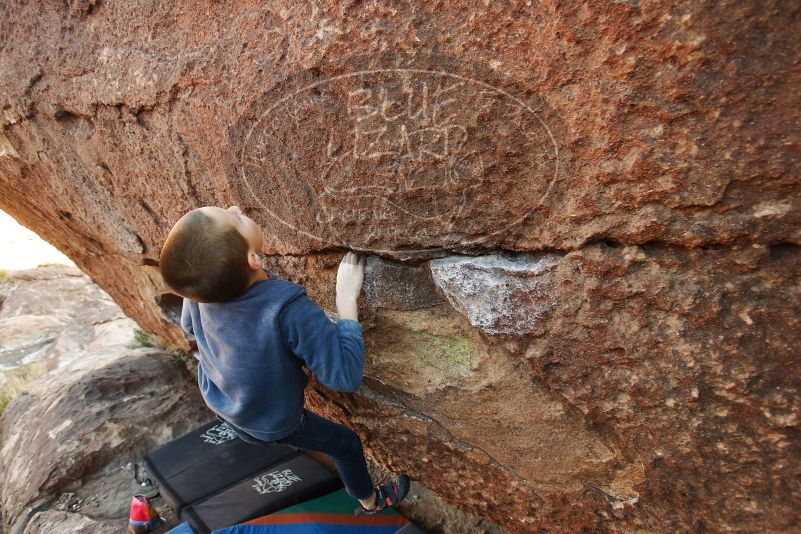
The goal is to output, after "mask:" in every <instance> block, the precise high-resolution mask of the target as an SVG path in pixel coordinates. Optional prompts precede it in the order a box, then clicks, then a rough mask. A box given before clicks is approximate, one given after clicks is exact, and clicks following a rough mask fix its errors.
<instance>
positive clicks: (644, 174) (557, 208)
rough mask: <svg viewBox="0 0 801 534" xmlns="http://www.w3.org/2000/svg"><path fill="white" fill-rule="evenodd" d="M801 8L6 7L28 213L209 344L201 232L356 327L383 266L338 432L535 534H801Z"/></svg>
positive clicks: (5, 85)
mask: <svg viewBox="0 0 801 534" xmlns="http://www.w3.org/2000/svg"><path fill="white" fill-rule="evenodd" d="M799 9H800V8H799V6H798V5H797V3H794V2H780V1H768V2H759V3H742V4H731V5H729V4H725V3H715V4H700V3H697V2H689V1H686V2H651V1H644V2H616V3H613V2H590V3H577V2H570V1H567V2H519V3H501V2H486V3H480V4H478V5H474V4H473V3H464V2H446V3H444V4H436V5H434V4H431V5H429V4H420V3H413V4H391V5H390V4H385V3H361V2H343V3H340V4H334V3H320V2H277V3H272V4H268V5H264V4H262V3H257V2H254V3H251V4H248V3H244V2H216V3H211V4H209V3H198V4H190V3H187V2H176V3H167V4H153V5H142V4H139V3H136V4H134V3H123V2H87V1H84V2H80V1H79V2H73V3H71V4H69V7H67V6H66V5H62V4H59V5H48V6H41V5H39V4H29V5H20V4H16V3H6V4H3V5H2V6H0V41H2V44H3V54H2V56H0V91H1V92H2V102H0V103H1V104H2V131H1V132H0V208H2V209H3V210H5V211H7V212H9V213H11V214H12V215H13V216H14V217H15V218H16V219H18V220H19V221H20V222H22V223H23V224H25V225H26V226H28V227H29V228H32V229H33V230H35V231H36V232H37V233H38V234H39V235H41V236H42V237H44V238H45V239H47V240H48V241H50V242H51V243H53V244H54V245H56V246H57V247H58V248H59V249H60V250H62V251H63V252H64V253H66V254H67V255H68V256H70V258H72V259H73V260H74V261H75V262H76V263H77V264H78V265H79V266H80V267H81V268H82V269H83V270H84V271H85V272H87V273H88V274H89V275H90V276H91V277H92V278H93V279H94V280H95V281H96V282H97V283H98V284H100V285H101V286H102V287H103V288H104V289H105V290H106V291H107V292H108V293H109V294H110V295H112V296H113V298H114V299H115V300H116V301H117V302H118V303H119V304H120V306H121V307H122V308H123V310H124V311H125V312H126V314H128V315H129V316H131V317H133V318H135V319H136V320H137V321H138V322H139V324H140V325H142V327H144V328H146V329H147V330H149V331H151V332H154V333H157V334H159V335H161V336H162V337H164V338H165V339H167V340H170V341H171V342H172V343H174V344H175V345H177V346H181V347H183V348H188V344H187V342H186V340H185V339H184V338H183V336H182V334H181V331H180V330H179V329H178V328H177V327H176V325H175V311H176V310H175V305H176V304H177V302H178V301H177V300H176V299H175V298H173V297H171V296H170V295H167V294H166V291H165V288H164V286H163V284H162V283H161V281H160V280H159V277H158V270H157V258H158V253H159V250H160V247H161V244H162V243H163V240H164V238H165V237H166V234H167V232H168V231H169V229H170V227H171V225H172V223H174V222H175V221H176V220H177V219H178V218H179V217H180V216H181V215H182V214H183V213H185V212H186V211H188V210H190V209H192V208H194V207H198V206H202V205H210V204H214V205H222V206H227V205H230V204H239V205H240V206H241V207H242V208H243V209H245V211H247V212H248V214H249V215H250V216H251V217H253V218H254V219H255V220H256V221H257V222H258V223H259V224H260V225H261V226H262V227H263V228H264V230H265V234H266V235H267V236H268V243H267V245H266V247H265V250H264V251H263V252H264V254H265V266H266V267H267V268H270V269H273V270H275V271H276V272H277V273H279V274H280V275H282V276H284V277H287V278H291V279H293V280H295V281H297V282H299V283H302V284H304V285H306V287H307V288H308V290H309V294H310V295H312V296H313V297H314V298H315V299H316V300H317V302H318V303H319V304H321V305H322V306H324V307H326V308H327V309H329V310H333V309H334V307H333V287H334V275H335V271H336V265H337V264H338V261H339V259H340V258H341V255H342V253H343V251H344V250H346V249H353V250H359V251H364V252H366V253H369V254H371V255H372V256H371V258H370V264H369V266H368V267H369V269H368V273H367V275H366V279H365V294H364V297H363V299H362V310H363V311H362V318H363V322H364V324H365V326H366V329H365V338H366V343H367V346H368V365H367V378H366V380H365V385H364V387H363V388H362V390H361V391H360V392H359V393H358V394H356V395H335V394H332V393H331V392H329V391H326V390H324V389H323V388H321V387H319V386H318V387H315V388H314V389H313V390H311V391H310V393H309V401H310V403H311V404H312V405H313V406H315V407H316V408H317V409H319V410H321V411H323V412H325V413H327V414H328V415H331V416H332V417H337V418H339V419H341V420H346V421H348V422H349V423H350V424H352V425H354V426H355V427H356V428H357V429H358V430H359V431H360V432H361V433H362V435H363V436H364V437H365V441H366V445H367V448H368V450H369V452H370V454H371V455H372V456H373V457H375V458H376V460H378V461H379V462H380V463H382V464H384V465H385V466H389V467H393V468H403V469H406V470H408V471H409V472H410V473H411V474H412V475H413V476H414V477H416V478H418V479H420V480H421V481H422V482H423V483H424V484H426V485H427V486H429V487H431V488H432V489H434V490H435V491H437V492H438V493H439V494H441V495H443V496H444V497H446V498H448V499H450V500H451V501H454V502H456V500H457V498H458V499H459V505H460V506H463V507H465V508H466V509H469V510H470V511H473V512H477V513H481V514H483V515H485V516H488V517H490V518H492V519H494V520H497V521H500V522H502V523H503V524H504V525H505V526H506V527H508V528H509V529H510V530H513V531H520V532H524V531H536V529H538V528H545V529H546V530H549V531H554V532H558V531H564V532H577V531H580V530H581V529H582V528H584V529H588V530H590V531H635V530H646V531H660V532H673V531H688V530H690V531H713V532H714V531H742V532H756V531H763V530H771V531H786V532H790V531H792V530H794V529H796V528H798V521H799V514H798V512H797V509H798V505H799V504H800V503H801V491H799V487H798V485H799V482H798V481H799V480H801V478H800V476H799V471H800V470H801V461H799V450H798V443H799V419H798V418H799V401H798V399H799V387H801V385H800V384H799V380H798V378H797V377H798V376H799V359H798V356H797V353H798V347H799V346H800V345H801V334H799V332H801V330H800V329H799V328H798V319H797V317H798V316H799V312H801V309H799V308H801V298H799V297H800V295H799V292H801V288H800V287H799V285H798V284H799V282H798V273H799V272H800V270H801V269H799V262H801V248H799V247H800V246H801V195H799V189H801V184H800V183H799V180H798V175H799V170H801V165H799V159H801V157H800V156H799V144H800V143H799V141H800V140H799V136H800V135H801V134H799V131H800V130H799V128H798V124H799V123H801V105H799V104H800V102H799V96H798V94H799V93H798V90H797V88H798V87H799V86H801V69H799V67H798V57H799V55H800V54H801V40H799V39H798V36H797V28H798V27H799V23H801V14H799ZM281 255H284V256H281ZM377 440H381V441H382V442H385V443H390V444H394V445H398V446H399V447H400V446H401V445H403V447H402V448H400V451H402V452H394V451H393V449H390V450H383V449H380V448H375V447H372V446H371V443H376V442H377ZM395 450H398V449H395Z"/></svg>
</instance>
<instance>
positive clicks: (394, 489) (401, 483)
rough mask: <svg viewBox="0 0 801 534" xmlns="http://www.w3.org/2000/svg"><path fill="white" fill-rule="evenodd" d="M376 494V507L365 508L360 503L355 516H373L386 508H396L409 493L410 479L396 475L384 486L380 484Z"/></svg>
mask: <svg viewBox="0 0 801 534" xmlns="http://www.w3.org/2000/svg"><path fill="white" fill-rule="evenodd" d="M375 493H376V495H375V507H374V508H365V507H364V506H362V503H359V507H358V508H357V509H356V512H355V515H361V514H365V515H373V514H377V513H379V512H380V511H381V510H383V509H384V508H388V507H394V506H395V505H396V504H398V503H399V502H400V501H401V500H403V498H404V497H406V494H407V493H409V477H407V476H406V475H395V476H394V477H392V478H391V479H389V480H388V481H386V482H384V483H383V484H378V485H377V486H376V487H375Z"/></svg>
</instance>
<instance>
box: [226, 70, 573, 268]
mask: <svg viewBox="0 0 801 534" xmlns="http://www.w3.org/2000/svg"><path fill="white" fill-rule="evenodd" d="M387 73H410V74H426V75H435V76H444V77H448V78H453V79H457V80H461V81H464V82H468V83H473V84H477V85H480V86H483V87H485V88H487V89H489V90H491V91H494V92H495V93H497V94H500V95H502V96H504V97H506V98H508V99H510V100H512V101H514V102H515V103H517V105H519V106H520V107H521V108H522V109H524V110H526V111H527V112H529V113H531V115H533V116H534V118H535V119H536V120H537V122H539V124H540V126H542V128H543V129H544V130H545V132H546V133H547V134H548V137H549V138H550V140H551V144H552V145H553V151H554V172H553V176H552V177H551V179H550V180H549V182H548V185H547V187H546V190H545V193H544V194H543V195H542V197H540V199H539V200H538V201H537V203H536V204H535V205H534V206H533V207H532V208H531V209H529V210H528V211H527V212H526V213H524V214H523V215H522V216H521V217H519V218H518V219H516V220H515V221H513V222H511V223H510V224H508V225H506V226H504V227H503V228H501V229H499V230H496V231H494V232H491V233H489V234H486V235H484V236H483V237H480V238H477V239H473V240H470V241H466V242H461V243H459V245H461V246H470V245H475V244H478V243H481V242H482V241H485V240H486V239H488V238H490V237H491V236H494V235H496V234H499V233H501V232H504V231H506V230H508V229H510V228H512V227H513V226H515V225H517V224H520V223H521V222H522V221H523V220H524V219H525V218H526V217H528V216H529V215H530V214H531V213H533V212H534V211H535V210H537V209H538V208H539V207H540V206H542V204H543V203H544V202H545V199H546V198H548V195H550V193H551V190H552V189H553V186H554V184H555V183H556V180H557V178H558V177H559V145H558V144H557V142H556V139H555V138H554V135H553V132H551V129H550V128H549V127H548V125H547V124H546V123H545V122H544V121H543V120H542V119H541V118H540V116H539V115H538V114H537V112H536V111H534V110H533V109H531V106H529V105H528V104H527V103H525V102H523V101H522V100H520V99H519V98H518V97H516V96H514V95H512V94H511V93H509V92H507V91H504V90H503V89H499V88H498V87H495V86H494V85H491V84H489V83H487V82H484V81H481V80H476V79H473V78H467V77H465V76H461V75H458V74H453V73H450V72H445V71H435V70H427V69H412V68H389V69H369V70H360V71H354V72H349V73H346V74H340V75H337V76H332V77H330V78H326V79H324V80H320V81H317V82H314V83H311V84H308V85H306V86H304V87H301V88H300V89H296V90H294V91H292V92H290V93H288V94H286V95H284V96H283V97H282V98H280V99H279V100H277V101H276V102H274V103H273V104H272V105H271V106H270V107H269V108H267V109H266V110H265V111H264V112H262V113H261V115H259V117H258V119H256V120H255V121H254V122H253V125H252V126H251V127H250V128H249V129H248V132H247V134H246V135H245V137H244V139H243V140H242V148H241V152H240V155H239V172H240V176H241V178H242V182H243V183H244V184H245V186H246V187H247V189H248V191H249V192H250V194H251V196H252V197H253V199H254V200H255V201H256V202H257V203H258V204H259V205H261V207H262V208H263V209H264V210H265V211H266V212H267V213H268V214H269V215H270V216H271V217H272V218H273V219H275V220H276V221H278V222H280V223H281V224H283V225H285V226H287V227H289V228H291V229H293V230H294V231H296V232H299V233H301V234H303V235H305V236H307V237H309V238H311V239H314V240H317V241H320V242H322V243H323V244H324V245H327V246H328V245H334V246H336V245H338V244H336V243H331V242H330V241H328V240H326V239H324V238H321V237H319V236H317V235H314V234H312V233H311V232H308V231H306V230H303V229H300V228H297V227H295V226H294V225H292V224H290V223H288V222H286V221H284V220H283V219H281V218H280V217H279V216H278V215H276V214H275V213H274V212H273V211H272V210H271V209H269V208H268V207H267V206H266V205H265V204H264V202H263V201H262V200H261V198H260V197H259V196H258V195H256V193H255V192H254V190H253V187H252V186H251V184H250V182H249V181H248V179H247V176H246V175H245V164H244V158H245V153H246V150H245V149H246V148H247V146H248V141H249V140H250V138H251V136H252V135H253V132H254V131H255V130H256V128H257V127H258V126H259V124H261V123H262V122H263V121H264V119H265V117H267V116H268V115H269V114H270V113H272V111H273V110H274V109H275V108H277V107H278V106H280V105H281V104H283V103H284V102H286V101H287V100H289V99H291V98H293V97H295V96H296V95H298V94H301V93H303V92H306V91H310V90H312V89H314V88H316V87H319V86H321V85H327V84H330V83H333V82H336V81H338V80H342V79H346V78H354V77H359V76H370V75H376V74H387ZM339 245H340V246H342V245H344V246H347V247H348V248H349V249H351V250H354V251H360V252H367V253H385V254H398V253H407V254H415V253H420V252H427V253H428V252H438V251H445V250H447V249H445V248H443V247H435V248H422V249H421V248H418V249H375V248H369V249H365V248H363V247H358V246H354V245H352V244H351V243H340V244H339ZM451 248H453V247H451Z"/></svg>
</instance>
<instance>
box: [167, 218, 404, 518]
mask: <svg viewBox="0 0 801 534" xmlns="http://www.w3.org/2000/svg"><path fill="white" fill-rule="evenodd" d="M263 241H264V234H263V233H262V231H261V229H260V228H259V227H258V225H257V224H256V223H255V222H254V221H253V220H252V219H250V218H249V217H247V216H245V215H244V214H243V213H242V212H241V210H240V209H239V208H238V207H237V206H231V207H230V208H228V209H227V210H226V209H224V208H220V207H216V206H205V207H202V208H198V209H195V210H192V211H190V212H189V213H187V214H185V215H184V216H183V217H181V219H179V220H178V222H177V223H176V224H175V226H173V228H172V229H171V230H170V233H169V234H168V236H167V239H166V241H165V242H164V246H163V247H162V250H161V255H160V258H159V260H160V261H159V269H160V271H161V275H162V277H163V278H164V281H165V282H166V283H167V285H168V286H169V287H170V288H171V289H172V290H173V291H175V292H176V293H177V294H179V295H181V296H183V297H184V301H183V310H182V313H181V327H182V328H183V329H184V330H185V331H186V332H187V333H188V334H192V335H194V336H195V339H196V341H197V346H198V352H199V355H200V356H199V359H200V362H199V365H198V373H197V374H198V385H199V386H200V391H201V393H202V395H203V399H204V400H205V402H206V404H207V405H208V407H209V408H210V409H211V410H212V411H213V412H214V413H215V414H217V417H218V418H219V419H220V420H221V421H225V422H227V423H228V424H229V425H230V426H231V428H232V429H233V430H234V432H235V433H236V434H237V435H238V436H239V437H240V438H242V439H243V440H245V441H248V442H251V443H254V442H255V443H258V442H270V443H286V444H289V445H294V446H296V447H298V448H300V449H305V450H313V451H320V452H323V453H325V454H328V455H330V456H331V457H332V458H333V459H334V462H335V464H336V468H337V471H338V472H339V475H340V477H341V478H342V481H343V482H344V484H345V488H346V490H347V492H348V494H350V495H351V496H352V497H354V498H355V499H357V500H358V501H359V503H360V506H359V508H357V509H356V513H357V514H358V513H364V514H375V513H378V512H380V511H381V510H383V509H384V508H386V507H387V506H394V505H395V504H397V503H398V501H400V500H401V499H403V498H404V497H405V496H406V494H407V493H408V491H409V477H407V476H406V475H398V476H395V477H393V478H391V479H390V480H389V481H387V482H385V483H383V484H378V485H374V484H373V482H372V480H371V478H370V475H369V473H368V471H367V463H366V461H365V458H364V451H363V449H362V444H361V440H360V439H359V436H358V435H357V434H356V433H355V432H353V431H352V430H351V429H349V428H347V427H345V426H343V425H340V424H338V423H335V422H333V421H329V420H328V419H325V418H323V417H320V416H318V415H316V414H314V413H312V412H309V411H308V410H306V409H305V408H304V403H303V390H304V389H305V387H306V384H307V382H308V377H307V375H306V373H305V372H304V370H303V367H304V365H305V366H306V367H307V368H308V369H309V370H310V371H311V372H313V373H314V375H315V376H316V377H317V378H318V379H319V380H320V382H321V383H322V384H323V385H325V386H326V387H329V388H331V389H333V390H336V391H356V390H357V389H358V387H359V384H360V383H361V381H362V374H363V370H364V340H363V339H362V327H361V325H360V324H359V322H358V310H357V306H356V299H357V297H358V296H359V292H360V291H361V287H362V280H363V276H364V264H365V257H364V256H363V255H359V254H355V253H352V252H348V253H347V254H346V255H345V257H344V258H343V259H342V262H341V263H340V266H339V272H338V273H337V288H336V290H337V297H336V304H337V311H338V319H339V320H338V322H337V323H333V322H332V321H331V320H330V319H329V318H328V317H327V316H326V314H325V312H324V311H323V310H322V309H320V308H319V307H318V306H317V305H316V304H315V303H314V302H313V301H312V300H311V299H310V298H309V297H308V296H307V295H306V289H305V288H304V287H303V286H301V285H299V284H296V283H294V282H290V281H288V280H282V279H279V278H276V277H275V276H274V275H272V274H271V273H269V272H268V271H266V270H264V269H262V267H261V260H260V258H259V255H258V252H259V251H261V249H262V245H263Z"/></svg>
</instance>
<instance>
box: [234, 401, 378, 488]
mask: <svg viewBox="0 0 801 534" xmlns="http://www.w3.org/2000/svg"><path fill="white" fill-rule="evenodd" d="M247 436H248V437H249V438H251V439H253V440H256V441H257V442H261V443H284V444H287V445H294V446H295V447H297V448H299V449H304V450H307V451H317V452H322V453H324V454H327V455H328V456H330V457H331V458H332V459H333V460H334V464H335V465H336V468H337V472H338V473H339V477H340V478H341V479H342V482H343V483H344V484H345V491H347V492H348V495H350V496H351V497H353V498H354V499H367V498H369V497H371V496H372V495H373V481H372V479H371V478H370V473H368V472H367V461H366V460H365V459H364V449H362V441H361V439H359V436H358V434H356V432H354V431H353V430H351V429H350V428H348V427H346V426H344V425H340V424H339V423H335V422H333V421H329V420H328V419H326V418H324V417H320V416H319V415H317V414H314V413H312V412H310V411H308V410H307V409H306V408H304V409H303V419H302V420H301V423H300V426H299V427H298V428H297V429H296V430H295V431H294V432H292V433H291V434H290V435H288V436H286V437H283V438H281V439H277V440H274V441H268V442H265V441H264V440H259V439H257V438H255V437H253V436H251V435H250V434H247ZM240 437H242V436H240ZM245 441H250V440H245Z"/></svg>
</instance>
